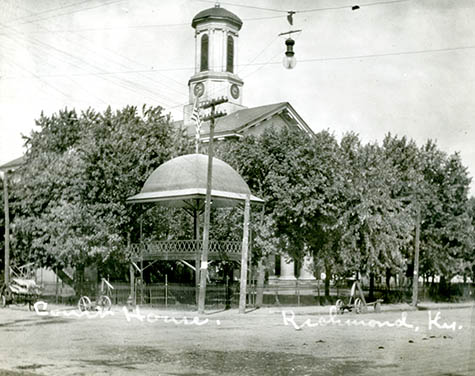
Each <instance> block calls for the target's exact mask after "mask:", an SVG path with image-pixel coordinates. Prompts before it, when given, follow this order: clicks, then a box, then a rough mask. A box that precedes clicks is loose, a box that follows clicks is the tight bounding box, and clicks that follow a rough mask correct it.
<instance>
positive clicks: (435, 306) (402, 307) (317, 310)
mask: <svg viewBox="0 0 475 376" xmlns="http://www.w3.org/2000/svg"><path fill="white" fill-rule="evenodd" d="M331 307H332V306H331V305H326V306H300V307H293V306H273V307H263V308H260V309H259V310H257V311H261V312H262V313H269V314H280V313H281V312H282V311H284V310H291V311H293V312H294V313H295V314H296V315H327V314H328V313H329V311H330V308H331ZM460 308H472V309H474V308H475V302H463V303H432V302H422V303H419V304H418V305H417V308H414V307H413V306H411V305H410V304H406V303H400V304H384V303H382V304H381V312H401V311H415V310H420V311H422V310H433V311H435V310H441V309H460ZM257 311H255V312H257ZM346 312H347V311H345V313H346ZM372 312H374V310H373V307H368V313H372Z"/></svg>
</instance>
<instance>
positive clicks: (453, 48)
mask: <svg viewBox="0 0 475 376" xmlns="http://www.w3.org/2000/svg"><path fill="white" fill-rule="evenodd" d="M471 49H475V45H470V46H458V47H447V48H437V49H424V50H414V51H399V52H387V53H378V54H366V55H349V56H333V57H331V56H330V57H321V58H309V59H299V63H308V62H325V61H335V60H356V59H370V58H378V57H389V56H404V55H419V54H428V53H439V52H452V51H462V50H471ZM267 64H282V62H281V61H268V62H262V63H247V64H236V66H237V67H246V66H259V65H267ZM194 69H195V68H194V67H174V68H171V67H170V68H162V69H136V70H134V69H131V70H118V71H103V72H91V73H70V74H47V75H41V76H36V77H42V78H44V77H63V76H105V75H116V74H130V73H155V72H166V71H183V70H194ZM3 78H17V77H8V76H4V77H3Z"/></svg>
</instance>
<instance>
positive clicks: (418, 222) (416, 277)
mask: <svg viewBox="0 0 475 376" xmlns="http://www.w3.org/2000/svg"><path fill="white" fill-rule="evenodd" d="M420 233H421V208H420V206H419V204H418V206H417V217H416V237H415V239H414V274H413V279H412V305H413V306H414V307H417V293H418V289H419V239H420Z"/></svg>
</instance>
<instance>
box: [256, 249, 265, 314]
mask: <svg viewBox="0 0 475 376" xmlns="http://www.w3.org/2000/svg"><path fill="white" fill-rule="evenodd" d="M265 274H266V270H265V265H264V257H261V258H260V259H259V263H258V264H257V286H256V307H257V308H259V307H261V306H262V303H263V300H264V299H263V298H264V279H265Z"/></svg>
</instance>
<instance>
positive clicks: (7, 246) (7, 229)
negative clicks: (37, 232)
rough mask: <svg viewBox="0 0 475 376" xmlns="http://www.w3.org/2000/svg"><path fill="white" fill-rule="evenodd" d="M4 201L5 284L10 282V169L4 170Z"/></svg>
mask: <svg viewBox="0 0 475 376" xmlns="http://www.w3.org/2000/svg"><path fill="white" fill-rule="evenodd" d="M3 202H4V207H5V209H4V211H5V285H8V283H9V282H10V212H9V208H8V171H7V170H5V171H4V172H3Z"/></svg>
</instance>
